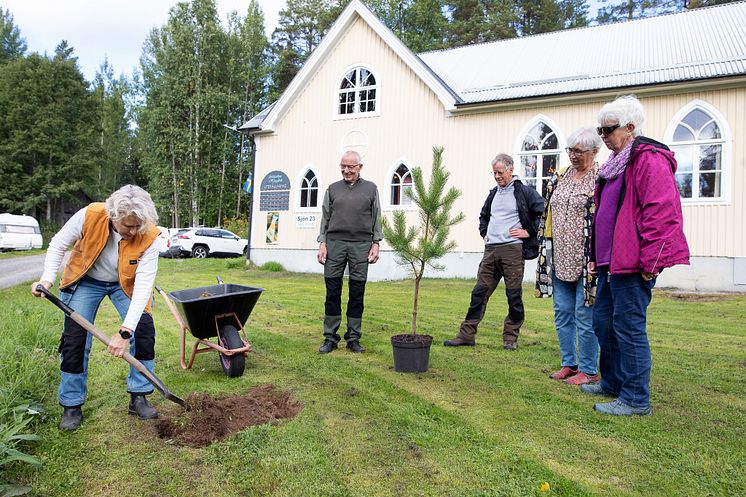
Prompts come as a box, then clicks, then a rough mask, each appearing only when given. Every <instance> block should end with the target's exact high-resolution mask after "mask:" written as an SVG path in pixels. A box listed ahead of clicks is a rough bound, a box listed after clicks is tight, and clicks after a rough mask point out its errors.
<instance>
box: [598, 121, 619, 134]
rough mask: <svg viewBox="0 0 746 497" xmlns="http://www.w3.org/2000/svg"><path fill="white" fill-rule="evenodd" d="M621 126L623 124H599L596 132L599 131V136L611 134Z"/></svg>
mask: <svg viewBox="0 0 746 497" xmlns="http://www.w3.org/2000/svg"><path fill="white" fill-rule="evenodd" d="M621 126H622V125H621V124H614V125H612V126H599V127H598V128H596V133H598V136H609V135H610V134H612V133H613V132H614V131H615V130H616V129H617V128H620V127H621Z"/></svg>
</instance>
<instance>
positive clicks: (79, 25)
mask: <svg viewBox="0 0 746 497" xmlns="http://www.w3.org/2000/svg"><path fill="white" fill-rule="evenodd" d="M216 2H217V5H218V13H219V16H220V20H221V21H222V22H223V24H224V25H226V24H227V14H228V12H229V11H231V10H235V11H237V12H238V13H239V14H240V15H241V16H242V17H243V16H245V15H246V9H247V8H248V5H249V2H248V0H216ZM176 3H178V2H177V0H0V7H2V8H3V10H9V11H10V13H11V14H12V15H13V21H14V23H15V25H16V26H18V28H19V29H20V30H21V36H23V37H24V38H25V39H26V43H27V44H28V52H39V53H42V54H43V53H45V52H46V53H47V54H49V55H51V54H53V53H54V49H55V47H56V46H57V45H58V44H59V43H60V41H62V40H67V42H68V44H69V45H70V46H72V47H73V48H74V49H75V52H74V55H75V56H77V57H78V64H79V65H80V68H81V70H82V71H83V74H84V75H85V77H86V79H87V80H88V81H91V80H92V79H93V77H94V75H95V74H96V70H97V69H98V68H99V66H100V65H101V63H102V62H103V61H104V58H108V59H109V63H110V64H111V65H112V66H113V67H114V74H115V75H118V74H121V73H125V74H126V75H128V76H131V75H132V72H133V68H135V67H138V68H139V65H140V63H139V60H140V55H142V46H143V42H144V41H145V38H146V37H147V36H148V33H149V32H150V30H151V29H152V28H154V27H161V26H163V25H164V24H165V23H166V21H167V19H168V11H169V9H170V8H171V6H173V5H175V4H176ZM259 5H260V6H261V7H262V10H263V11H264V24H265V28H266V31H267V34H268V36H270V35H271V34H272V31H274V28H275V26H276V25H277V14H278V12H279V11H280V9H281V8H282V7H284V6H285V0H259Z"/></svg>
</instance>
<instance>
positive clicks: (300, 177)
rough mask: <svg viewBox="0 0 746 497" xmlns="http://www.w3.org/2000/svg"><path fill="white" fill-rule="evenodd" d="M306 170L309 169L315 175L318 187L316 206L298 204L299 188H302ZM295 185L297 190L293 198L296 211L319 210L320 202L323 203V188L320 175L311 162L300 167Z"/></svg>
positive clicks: (299, 198)
mask: <svg viewBox="0 0 746 497" xmlns="http://www.w3.org/2000/svg"><path fill="white" fill-rule="evenodd" d="M308 171H311V172H312V173H313V174H314V175H315V176H316V184H317V188H318V196H317V197H316V199H317V201H318V202H317V205H316V207H302V206H301V205H300V201H301V198H302V196H301V189H302V188H303V182H304V181H305V178H306V174H308ZM295 184H296V185H298V190H297V196H296V200H295V208H296V210H297V211H298V212H321V204H323V203H324V190H322V189H321V176H320V175H319V173H318V171H317V170H316V168H315V167H314V166H313V164H307V165H306V167H304V168H302V169H301V172H300V174H299V175H298V177H297V178H296V182H295Z"/></svg>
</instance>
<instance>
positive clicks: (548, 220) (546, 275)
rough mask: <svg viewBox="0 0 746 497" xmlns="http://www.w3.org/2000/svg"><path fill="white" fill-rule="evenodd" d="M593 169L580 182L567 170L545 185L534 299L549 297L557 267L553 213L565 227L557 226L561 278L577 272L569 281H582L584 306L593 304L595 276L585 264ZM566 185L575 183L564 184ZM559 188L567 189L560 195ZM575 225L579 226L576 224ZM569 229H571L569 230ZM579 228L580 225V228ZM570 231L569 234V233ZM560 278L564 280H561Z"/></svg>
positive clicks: (588, 240)
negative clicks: (575, 180) (555, 196)
mask: <svg viewBox="0 0 746 497" xmlns="http://www.w3.org/2000/svg"><path fill="white" fill-rule="evenodd" d="M592 167H593V169H592V170H590V171H588V174H587V175H586V176H585V177H583V178H582V179H581V180H580V181H577V182H574V181H573V180H572V177H573V176H574V174H575V171H574V170H573V169H572V168H570V170H567V171H564V172H562V173H560V174H555V175H554V176H552V177H551V178H550V179H549V182H548V183H547V193H546V199H545V200H546V204H545V207H544V215H543V216H542V217H541V222H540V223H539V258H538V259H537V263H536V291H535V295H536V297H537V298H550V297H552V293H553V291H552V290H553V288H552V273H553V272H554V270H555V268H556V266H557V264H556V260H555V257H554V255H555V254H554V252H555V249H554V241H555V238H554V232H553V231H554V230H555V229H556V228H554V221H553V217H555V216H556V215H557V214H555V212H553V211H554V210H556V211H557V213H558V214H559V216H560V220H559V223H560V224H561V225H563V224H564V226H560V230H559V231H560V233H561V234H560V238H562V239H563V240H562V241H560V245H562V246H563V247H562V248H561V250H562V255H560V256H559V258H560V259H566V260H565V261H560V266H561V268H560V271H562V273H561V274H562V275H563V276H567V273H571V274H575V269H577V270H578V271H579V273H577V274H576V276H575V277H574V278H572V279H571V281H575V280H577V279H578V277H580V278H581V279H582V281H583V303H584V305H585V306H586V307H590V306H591V305H593V301H594V300H595V297H596V277H595V276H593V275H591V274H590V273H588V261H590V246H591V244H590V235H591V223H592V221H593V212H594V210H595V209H594V207H595V205H594V202H593V190H594V186H595V181H596V177H597V176H598V164H597V163H594V164H593V166H592ZM569 182H572V183H574V184H569V185H566V184H565V183H569ZM560 187H562V189H565V187H567V188H566V190H565V192H564V193H562V194H561V195H560V193H559V190H560ZM554 195H560V196H559V197H558V200H555V198H554ZM563 198H564V202H563V200H562V199H563ZM555 203H556V208H555ZM560 211H563V212H560ZM568 217H572V220H569V219H568ZM568 222H569V223H570V224H568ZM576 223H578V224H577V225H576ZM571 226H572V228H573V229H572V230H571V229H570V227H571ZM578 226H580V228H579V229H578ZM563 228H564V229H563ZM571 231H572V233H570V232H571ZM563 235H564V236H563ZM577 236H580V238H579V240H580V241H578V238H577ZM568 252H572V253H571V254H570V256H569V257H566V256H567V255H568ZM578 260H580V261H581V264H580V266H578ZM561 279H562V280H563V281H564V277H563V278H561Z"/></svg>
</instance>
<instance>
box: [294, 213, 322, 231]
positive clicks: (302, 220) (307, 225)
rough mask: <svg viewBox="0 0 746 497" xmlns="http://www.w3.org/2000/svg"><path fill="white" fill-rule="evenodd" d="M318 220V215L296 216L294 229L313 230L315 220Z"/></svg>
mask: <svg viewBox="0 0 746 497" xmlns="http://www.w3.org/2000/svg"><path fill="white" fill-rule="evenodd" d="M319 218H320V217H319V215H318V214H296V215H295V227H296V228H300V229H313V228H315V227H316V220H317V219H319Z"/></svg>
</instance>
